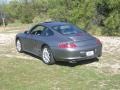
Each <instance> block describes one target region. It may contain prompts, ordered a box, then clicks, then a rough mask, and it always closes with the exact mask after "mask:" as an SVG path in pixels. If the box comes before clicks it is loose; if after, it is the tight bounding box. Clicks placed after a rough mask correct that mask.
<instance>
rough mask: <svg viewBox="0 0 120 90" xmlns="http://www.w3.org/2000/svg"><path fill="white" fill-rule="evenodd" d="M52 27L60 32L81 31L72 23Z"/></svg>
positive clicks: (72, 32) (74, 32)
mask: <svg viewBox="0 0 120 90" xmlns="http://www.w3.org/2000/svg"><path fill="white" fill-rule="evenodd" d="M52 28H53V29H54V30H56V31H57V32H59V33H61V34H77V33H82V30H81V29H79V28H78V27H76V26H74V25H59V26H53V27H52Z"/></svg>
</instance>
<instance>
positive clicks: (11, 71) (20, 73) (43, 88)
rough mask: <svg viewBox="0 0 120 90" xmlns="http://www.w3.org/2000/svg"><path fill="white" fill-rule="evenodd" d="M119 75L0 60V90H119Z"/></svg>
mask: <svg viewBox="0 0 120 90" xmlns="http://www.w3.org/2000/svg"><path fill="white" fill-rule="evenodd" d="M119 85H120V75H110V74H107V75H106V74H103V73H100V72H99V71H97V70H95V69H94V68H92V67H87V66H85V65H78V66H76V67H68V66H61V65H52V66H49V65H45V64H43V63H42V61H41V60H36V59H35V60H34V59H33V60H28V59H18V58H7V57H1V58H0V90H110V89H120V86H119Z"/></svg>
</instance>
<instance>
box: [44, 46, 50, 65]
mask: <svg viewBox="0 0 120 90" xmlns="http://www.w3.org/2000/svg"><path fill="white" fill-rule="evenodd" d="M43 60H44V62H45V63H49V62H50V53H49V51H48V49H47V48H44V49H43Z"/></svg>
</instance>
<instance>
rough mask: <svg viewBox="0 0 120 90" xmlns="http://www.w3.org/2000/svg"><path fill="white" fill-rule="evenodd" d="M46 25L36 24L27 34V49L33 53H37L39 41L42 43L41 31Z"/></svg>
mask: <svg viewBox="0 0 120 90" xmlns="http://www.w3.org/2000/svg"><path fill="white" fill-rule="evenodd" d="M44 28H45V27H44V26H41V25H36V26H35V27H33V28H32V29H31V30H30V31H29V34H28V35H27V36H26V39H27V40H26V43H27V45H26V46H27V47H26V50H27V51H28V52H30V53H32V54H37V53H36V51H37V44H38V41H39V43H40V35H41V32H42V31H43V30H44Z"/></svg>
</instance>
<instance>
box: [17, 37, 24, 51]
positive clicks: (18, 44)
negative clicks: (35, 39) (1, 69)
mask: <svg viewBox="0 0 120 90" xmlns="http://www.w3.org/2000/svg"><path fill="white" fill-rule="evenodd" d="M16 49H17V51H18V52H20V53H21V52H23V50H22V43H21V41H20V40H19V39H17V40H16Z"/></svg>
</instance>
